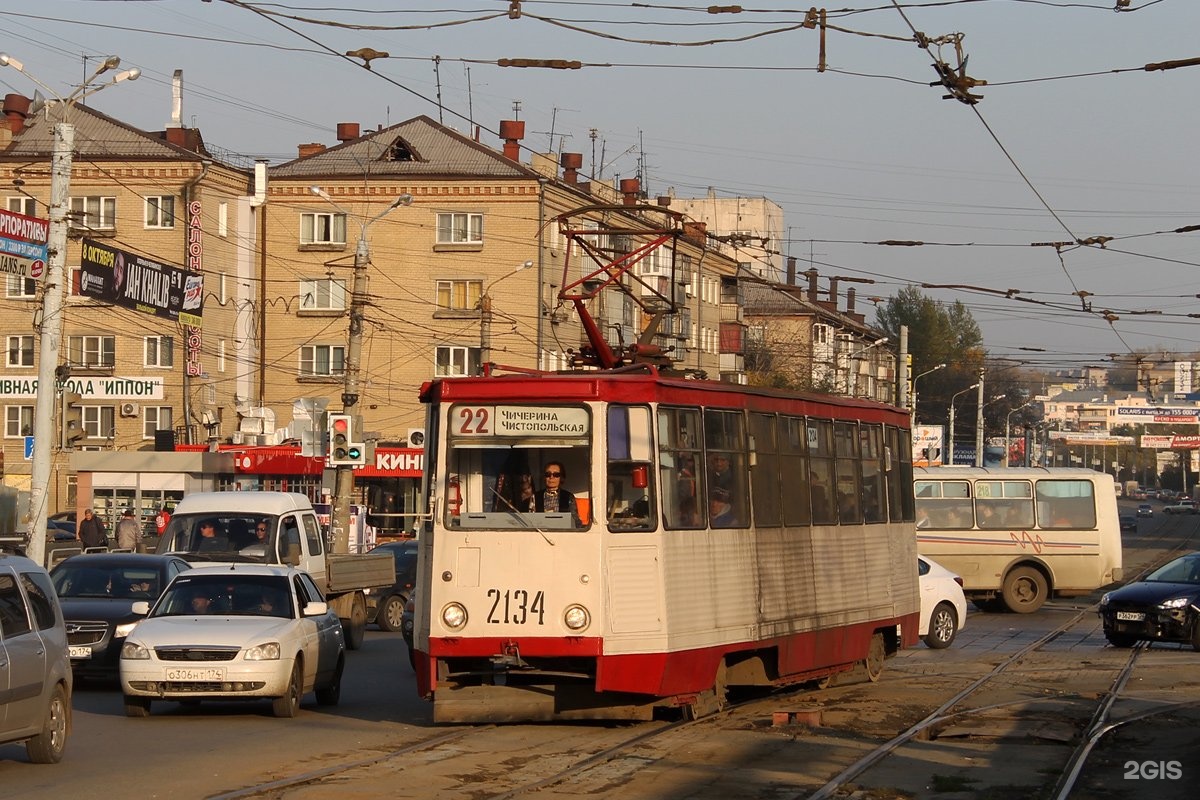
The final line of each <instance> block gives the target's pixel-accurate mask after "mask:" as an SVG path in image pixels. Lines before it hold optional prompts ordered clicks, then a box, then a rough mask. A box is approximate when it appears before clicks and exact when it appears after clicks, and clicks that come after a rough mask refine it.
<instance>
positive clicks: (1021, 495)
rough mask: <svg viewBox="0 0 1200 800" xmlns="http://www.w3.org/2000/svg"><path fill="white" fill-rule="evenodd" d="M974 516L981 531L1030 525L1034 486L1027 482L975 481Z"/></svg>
mask: <svg viewBox="0 0 1200 800" xmlns="http://www.w3.org/2000/svg"><path fill="white" fill-rule="evenodd" d="M975 519H976V520H977V523H978V525H979V527H980V528H981V529H983V530H1013V529H1019V528H1032V527H1033V487H1032V486H1031V485H1030V483H1029V481H976V482H975Z"/></svg>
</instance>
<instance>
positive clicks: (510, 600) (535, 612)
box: [487, 589, 546, 625]
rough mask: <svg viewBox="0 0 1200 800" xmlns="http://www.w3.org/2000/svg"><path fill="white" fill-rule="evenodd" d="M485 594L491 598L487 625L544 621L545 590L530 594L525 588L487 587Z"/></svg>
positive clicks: (540, 622)
mask: <svg viewBox="0 0 1200 800" xmlns="http://www.w3.org/2000/svg"><path fill="white" fill-rule="evenodd" d="M487 596H488V597H489V598H491V600H492V608H491V610H490V611H488V616H487V621H488V624H489V625H500V624H504V625H524V624H526V623H530V622H536V623H537V624H538V625H542V624H544V623H545V616H546V593H545V592H534V593H532V594H530V592H528V591H527V590H525V589H503V590H501V589H488V591H487Z"/></svg>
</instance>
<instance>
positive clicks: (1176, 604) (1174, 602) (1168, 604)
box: [1158, 597, 1192, 608]
mask: <svg viewBox="0 0 1200 800" xmlns="http://www.w3.org/2000/svg"><path fill="white" fill-rule="evenodd" d="M1190 602H1192V598H1190V597H1172V598H1171V599H1170V600H1163V601H1162V602H1161V603H1159V604H1158V607H1159V608H1183V607H1184V606H1186V605H1187V604H1188V603H1190Z"/></svg>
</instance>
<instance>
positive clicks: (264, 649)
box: [246, 642, 279, 661]
mask: <svg viewBox="0 0 1200 800" xmlns="http://www.w3.org/2000/svg"><path fill="white" fill-rule="evenodd" d="M246 660H247V661H278V660H279V642H267V643H266V644H260V645H258V646H257V647H251V648H250V649H249V650H247V651H246Z"/></svg>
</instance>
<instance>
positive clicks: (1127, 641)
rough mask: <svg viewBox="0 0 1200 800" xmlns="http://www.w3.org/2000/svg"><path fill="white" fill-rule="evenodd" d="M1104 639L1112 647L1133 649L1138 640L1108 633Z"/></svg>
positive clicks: (1123, 634)
mask: <svg viewBox="0 0 1200 800" xmlns="http://www.w3.org/2000/svg"><path fill="white" fill-rule="evenodd" d="M1104 638H1105V639H1108V643H1109V644H1111V645H1112V646H1113V647H1120V648H1127V647H1133V646H1134V645H1135V644H1137V642H1138V638H1137V637H1136V636H1130V635H1129V634H1127V633H1108V632H1107V631H1106V632H1105V634H1104ZM1198 649H1200V648H1198Z"/></svg>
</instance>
